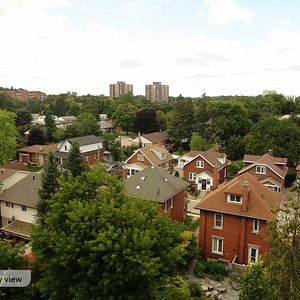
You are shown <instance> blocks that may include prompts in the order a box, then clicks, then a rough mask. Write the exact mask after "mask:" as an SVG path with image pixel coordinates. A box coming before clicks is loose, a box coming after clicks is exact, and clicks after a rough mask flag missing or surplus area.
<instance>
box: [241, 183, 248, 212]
mask: <svg viewBox="0 0 300 300" xmlns="http://www.w3.org/2000/svg"><path fill="white" fill-rule="evenodd" d="M248 204H249V183H248V181H247V180H245V181H244V182H243V199H242V212H247V210H248Z"/></svg>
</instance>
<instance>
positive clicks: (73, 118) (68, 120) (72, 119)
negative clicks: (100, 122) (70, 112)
mask: <svg viewBox="0 0 300 300" xmlns="http://www.w3.org/2000/svg"><path fill="white" fill-rule="evenodd" d="M60 118H62V119H63V120H64V121H65V122H74V121H76V120H77V118H76V117H75V116H60Z"/></svg>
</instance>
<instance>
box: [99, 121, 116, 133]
mask: <svg viewBox="0 0 300 300" xmlns="http://www.w3.org/2000/svg"><path fill="white" fill-rule="evenodd" d="M99 125H100V129H101V131H102V132H112V131H113V130H114V126H113V121H112V119H106V120H100V121H99Z"/></svg>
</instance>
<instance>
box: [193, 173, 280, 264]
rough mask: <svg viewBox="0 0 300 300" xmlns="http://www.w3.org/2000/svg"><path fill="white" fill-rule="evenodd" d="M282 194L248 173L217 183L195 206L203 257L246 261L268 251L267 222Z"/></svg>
mask: <svg viewBox="0 0 300 300" xmlns="http://www.w3.org/2000/svg"><path fill="white" fill-rule="evenodd" d="M281 200H282V195H281V193H277V192H275V191H273V190H271V189H269V188H268V187H266V186H265V185H263V184H262V183H260V182H259V180H258V179H257V178H256V177H255V176H253V175H252V174H249V173H244V174H242V175H240V176H238V177H235V178H234V179H232V180H230V181H227V182H226V183H224V184H222V185H220V186H219V187H218V188H217V189H216V190H214V191H212V192H211V193H209V194H208V195H207V196H206V197H205V198H204V199H203V200H202V201H201V202H200V203H199V204H198V205H197V206H196V208H198V209H200V227H199V245H200V248H201V249H202V254H203V256H204V257H207V258H212V259H221V260H225V261H228V262H232V261H233V260H235V262H237V263H240V264H247V263H249V262H256V261H257V259H258V257H259V255H261V254H265V253H266V252H268V249H269V245H268V243H267V241H266V237H267V234H268V230H267V222H268V221H270V220H273V219H274V218H275V215H274V213H273V212H272V208H273V207H276V206H278V205H279V204H280V203H281Z"/></svg>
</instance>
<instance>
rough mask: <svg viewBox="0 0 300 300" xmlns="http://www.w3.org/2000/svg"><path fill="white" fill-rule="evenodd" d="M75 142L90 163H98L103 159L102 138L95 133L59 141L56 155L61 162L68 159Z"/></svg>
mask: <svg viewBox="0 0 300 300" xmlns="http://www.w3.org/2000/svg"><path fill="white" fill-rule="evenodd" d="M73 143H76V144H78V145H79V150H80V153H81V155H82V157H83V158H84V159H85V160H86V162H87V163H88V164H89V165H93V164H96V163H98V162H99V161H101V160H102V158H103V142H102V140H101V139H100V138H99V137H97V136H95V135H86V136H81V137H76V138H71V139H67V140H64V141H61V142H60V143H58V145H57V151H56V153H55V157H56V159H57V160H58V161H59V162H60V163H61V164H62V163H63V162H64V161H65V160H66V159H67V157H68V155H69V152H70V150H71V148H72V144H73Z"/></svg>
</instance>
